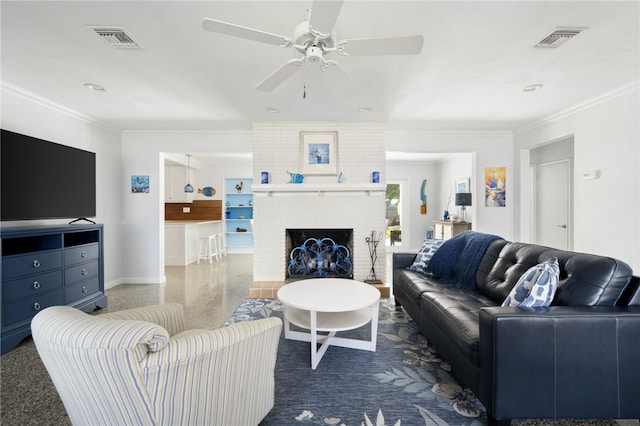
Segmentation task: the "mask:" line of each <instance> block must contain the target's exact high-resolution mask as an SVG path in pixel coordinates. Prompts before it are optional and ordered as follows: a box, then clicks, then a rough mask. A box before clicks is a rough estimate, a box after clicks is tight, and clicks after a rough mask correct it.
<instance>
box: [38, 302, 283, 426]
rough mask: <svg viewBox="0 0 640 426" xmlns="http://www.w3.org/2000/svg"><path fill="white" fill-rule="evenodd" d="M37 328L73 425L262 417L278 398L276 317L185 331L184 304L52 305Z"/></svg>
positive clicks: (239, 421)
mask: <svg viewBox="0 0 640 426" xmlns="http://www.w3.org/2000/svg"><path fill="white" fill-rule="evenodd" d="M31 329H32V334H33V340H34V342H35V344H36V348H37V350H38V353H39V355H40V357H41V358H42V361H43V362H44V365H45V367H46V369H47V371H48V372H49V375H50V376H51V378H52V380H53V382H54V384H55V386H56V389H57V390H58V393H59V394H60V397H61V398H62V401H63V403H64V406H65V408H66V410H67V413H68V414H69V417H70V419H71V422H72V423H74V424H79V425H80V424H81V425H108V424H113V425H134V424H140V425H224V426H228V425H257V424H258V423H260V421H261V420H262V419H263V418H264V417H265V416H266V415H267V413H268V412H269V411H270V410H271V408H272V407H273V404H274V390H275V380H274V369H275V362H276V352H277V348H278V342H279V338H280V332H281V330H282V321H281V320H280V319H279V318H265V319H260V320H256V321H248V322H244V323H240V324H235V325H231V326H229V327H223V328H219V329H216V330H186V331H185V320H184V310H183V307H182V305H179V304H166V305H158V306H148V307H144V308H138V309H129V310H126V311H120V312H114V313H108V314H103V315H89V314H86V313H84V312H82V311H80V310H77V309H74V308H71V307H68V306H54V307H50V308H47V309H44V310H43V311H41V312H39V313H38V314H37V315H36V316H35V317H34V318H33V320H32V322H31Z"/></svg>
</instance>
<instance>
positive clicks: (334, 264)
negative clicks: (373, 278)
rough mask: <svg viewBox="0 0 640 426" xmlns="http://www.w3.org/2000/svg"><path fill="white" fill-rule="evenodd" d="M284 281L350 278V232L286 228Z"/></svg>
mask: <svg viewBox="0 0 640 426" xmlns="http://www.w3.org/2000/svg"><path fill="white" fill-rule="evenodd" d="M286 232H287V253H288V258H287V264H286V268H287V271H286V273H287V278H288V279H306V278H331V277H335V278H353V259H352V257H351V251H352V247H353V229H287V230H286Z"/></svg>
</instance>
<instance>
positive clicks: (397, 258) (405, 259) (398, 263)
mask: <svg viewBox="0 0 640 426" xmlns="http://www.w3.org/2000/svg"><path fill="white" fill-rule="evenodd" d="M415 258H416V254H415V253H393V259H392V260H393V262H392V264H391V266H392V268H393V270H394V271H395V270H396V269H404V268H408V267H409V266H411V265H412V264H413V261H414V259H415Z"/></svg>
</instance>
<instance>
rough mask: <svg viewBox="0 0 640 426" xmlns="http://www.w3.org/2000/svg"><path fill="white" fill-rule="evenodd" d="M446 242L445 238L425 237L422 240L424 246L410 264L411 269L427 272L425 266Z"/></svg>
mask: <svg viewBox="0 0 640 426" xmlns="http://www.w3.org/2000/svg"><path fill="white" fill-rule="evenodd" d="M442 243H444V240H433V239H430V238H425V239H424V241H423V242H422V247H421V248H420V250H419V251H418V254H417V255H416V258H415V260H414V261H413V263H412V264H411V266H409V269H411V270H412V271H416V272H420V273H425V268H426V267H427V264H428V263H429V260H431V257H432V256H433V254H434V253H435V252H436V251H437V250H438V249H439V248H440V246H441V245H442Z"/></svg>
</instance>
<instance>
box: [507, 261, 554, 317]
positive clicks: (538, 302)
mask: <svg viewBox="0 0 640 426" xmlns="http://www.w3.org/2000/svg"><path fill="white" fill-rule="evenodd" d="M559 273H560V267H559V266H558V258H557V257H554V258H553V259H551V260H548V261H546V262H542V263H539V264H537V265H536V266H533V267H531V268H529V270H527V272H525V273H524V274H522V276H521V277H520V279H519V280H518V282H517V283H516V285H515V286H513V289H511V293H509V295H508V296H507V298H506V299H505V300H504V302H503V303H502V306H525V307H540V306H549V305H551V302H552V301H553V296H554V295H555V293H556V289H557V288H558V276H559Z"/></svg>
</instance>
